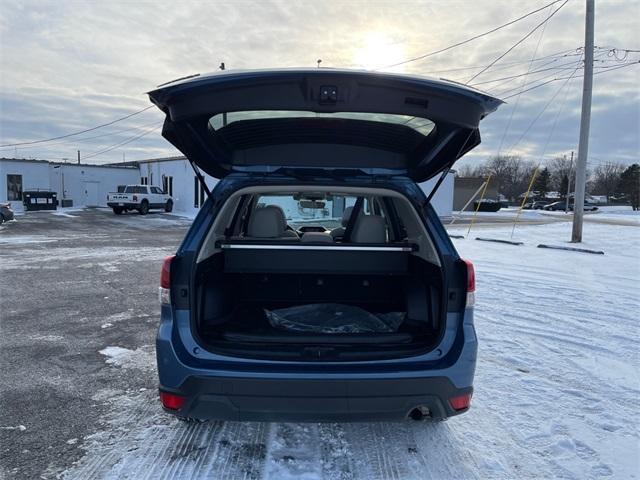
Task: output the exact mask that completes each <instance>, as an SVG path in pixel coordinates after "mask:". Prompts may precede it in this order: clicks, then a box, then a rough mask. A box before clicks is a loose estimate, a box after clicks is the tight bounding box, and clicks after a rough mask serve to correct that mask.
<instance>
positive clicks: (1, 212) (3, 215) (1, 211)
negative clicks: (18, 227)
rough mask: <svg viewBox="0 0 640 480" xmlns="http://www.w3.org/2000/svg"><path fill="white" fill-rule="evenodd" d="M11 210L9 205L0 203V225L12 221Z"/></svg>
mask: <svg viewBox="0 0 640 480" xmlns="http://www.w3.org/2000/svg"><path fill="white" fill-rule="evenodd" d="M13 218H14V215H13V210H11V204H10V203H0V225H2V224H3V223H4V222H8V221H9V220H13Z"/></svg>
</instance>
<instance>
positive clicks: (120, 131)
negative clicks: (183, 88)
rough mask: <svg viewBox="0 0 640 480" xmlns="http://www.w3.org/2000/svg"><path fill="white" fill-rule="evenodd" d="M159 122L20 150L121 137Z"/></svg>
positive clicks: (6, 149)
mask: <svg viewBox="0 0 640 480" xmlns="http://www.w3.org/2000/svg"><path fill="white" fill-rule="evenodd" d="M157 124H158V121H157V120H155V121H153V122H151V123H146V124H144V125H138V126H135V127H129V128H123V129H121V130H115V131H113V132H109V133H102V134H100V135H92V136H91V137H82V138H76V139H72V140H62V141H61V142H55V143H47V145H44V146H42V145H30V146H25V147H20V148H19V149H18V150H26V149H29V148H49V147H52V146H54V145H64V144H69V143H75V142H87V141H89V140H94V139H96V138H102V137H112V136H115V135H120V134H121V133H126V132H130V131H133V130H141V129H143V128H147V127H150V126H151V125H157ZM8 150H13V148H5V149H4V150H3V151H8Z"/></svg>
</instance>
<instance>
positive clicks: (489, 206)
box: [473, 198, 502, 212]
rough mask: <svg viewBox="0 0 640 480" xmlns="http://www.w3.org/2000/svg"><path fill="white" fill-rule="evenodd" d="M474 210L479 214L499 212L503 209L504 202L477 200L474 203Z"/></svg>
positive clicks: (486, 199)
mask: <svg viewBox="0 0 640 480" xmlns="http://www.w3.org/2000/svg"><path fill="white" fill-rule="evenodd" d="M473 208H474V209H477V210H478V211H479V212H497V211H498V210H500V209H501V208H502V202H498V201H497V200H492V199H490V198H485V199H483V200H481V201H480V200H476V201H475V202H473Z"/></svg>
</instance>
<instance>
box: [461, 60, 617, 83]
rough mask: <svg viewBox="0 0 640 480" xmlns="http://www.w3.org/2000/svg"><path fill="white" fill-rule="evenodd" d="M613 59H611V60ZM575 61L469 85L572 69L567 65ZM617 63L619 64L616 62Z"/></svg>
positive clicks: (606, 67)
mask: <svg viewBox="0 0 640 480" xmlns="http://www.w3.org/2000/svg"><path fill="white" fill-rule="evenodd" d="M601 61H603V62H604V61H605V60H601ZM612 61H613V60H612ZM574 64H575V62H570V63H563V64H562V65H557V66H555V67H549V68H542V69H539V70H534V71H533V72H527V73H519V74H514V75H510V76H508V77H501V78H494V79H493V80H486V81H484V82H478V83H474V84H472V85H471V86H473V87H475V86H477V85H485V84H487V83H494V82H502V81H503V80H513V79H516V78H520V77H526V76H527V75H533V74H536V73H542V72H550V71H556V72H558V71H560V70H573V68H574V67H573V66H571V67H569V66H568V65H574ZM618 65H620V64H619V63H618ZM618 65H599V66H595V67H594V68H598V69H600V70H603V69H604V70H606V69H608V68H615V67H616V66H618ZM580 68H584V67H580Z"/></svg>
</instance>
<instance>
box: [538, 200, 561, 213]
mask: <svg viewBox="0 0 640 480" xmlns="http://www.w3.org/2000/svg"><path fill="white" fill-rule="evenodd" d="M566 206H567V202H565V201H564V200H562V201H560V202H553V203H550V204H549V205H545V206H544V207H542V209H543V210H547V211H558V210H562V211H564V210H565V208H566Z"/></svg>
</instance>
